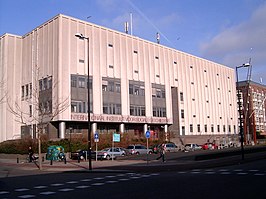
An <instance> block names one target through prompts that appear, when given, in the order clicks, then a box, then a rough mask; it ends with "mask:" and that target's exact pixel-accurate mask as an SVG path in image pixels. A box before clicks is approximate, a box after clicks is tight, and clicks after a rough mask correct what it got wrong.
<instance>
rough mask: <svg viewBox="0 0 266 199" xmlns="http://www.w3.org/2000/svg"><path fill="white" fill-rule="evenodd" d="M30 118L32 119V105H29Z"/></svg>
mask: <svg viewBox="0 0 266 199" xmlns="http://www.w3.org/2000/svg"><path fill="white" fill-rule="evenodd" d="M29 112H30V117H32V105H29Z"/></svg>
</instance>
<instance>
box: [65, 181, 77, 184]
mask: <svg viewBox="0 0 266 199" xmlns="http://www.w3.org/2000/svg"><path fill="white" fill-rule="evenodd" d="M66 183H67V184H77V183H78V181H69V182H66Z"/></svg>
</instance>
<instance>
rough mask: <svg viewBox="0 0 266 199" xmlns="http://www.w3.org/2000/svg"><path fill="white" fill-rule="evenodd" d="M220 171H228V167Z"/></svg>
mask: <svg viewBox="0 0 266 199" xmlns="http://www.w3.org/2000/svg"><path fill="white" fill-rule="evenodd" d="M219 171H222V172H223V171H228V169H220V170H219Z"/></svg>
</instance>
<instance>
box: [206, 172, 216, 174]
mask: <svg viewBox="0 0 266 199" xmlns="http://www.w3.org/2000/svg"><path fill="white" fill-rule="evenodd" d="M205 174H215V172H214V171H206V172H205Z"/></svg>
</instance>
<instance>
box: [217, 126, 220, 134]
mask: <svg viewBox="0 0 266 199" xmlns="http://www.w3.org/2000/svg"><path fill="white" fill-rule="evenodd" d="M217 132H218V133H220V125H219V124H218V125H217Z"/></svg>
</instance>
